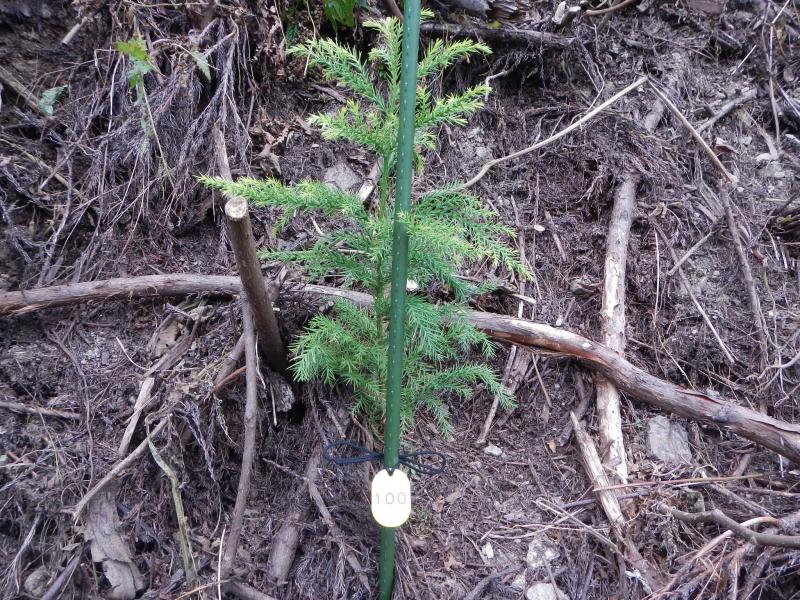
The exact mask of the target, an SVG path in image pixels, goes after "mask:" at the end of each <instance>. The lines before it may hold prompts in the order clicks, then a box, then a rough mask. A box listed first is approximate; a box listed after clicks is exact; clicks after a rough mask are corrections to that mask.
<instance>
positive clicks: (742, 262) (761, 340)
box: [719, 187, 769, 366]
mask: <svg viewBox="0 0 800 600" xmlns="http://www.w3.org/2000/svg"><path fill="white" fill-rule="evenodd" d="M719 199H720V201H721V202H722V205H723V206H724V207H725V215H726V217H727V219H728V230H729V231H730V234H731V238H732V239H733V246H734V248H736V255H737V256H738V257H739V266H740V268H741V269H742V279H743V280H744V285H745V287H746V288H747V295H748V298H749V299H750V310H751V311H752V312H753V318H754V319H755V326H756V338H757V339H758V346H759V348H760V350H761V360H762V366H764V365H767V364H768V363H769V342H768V341H767V324H766V322H765V321H764V313H763V312H762V311H761V301H760V300H759V298H758V292H757V291H756V283H755V280H754V279H753V271H752V269H751V268H750V261H749V260H748V259H747V253H745V251H744V246H742V240H741V238H740V237H739V228H738V227H737V225H736V218H735V217H734V216H733V208H732V207H731V199H730V197H729V195H728V191H727V190H726V189H725V188H724V187H721V188H720V190H719Z"/></svg>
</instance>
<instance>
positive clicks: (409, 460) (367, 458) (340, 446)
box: [322, 440, 447, 475]
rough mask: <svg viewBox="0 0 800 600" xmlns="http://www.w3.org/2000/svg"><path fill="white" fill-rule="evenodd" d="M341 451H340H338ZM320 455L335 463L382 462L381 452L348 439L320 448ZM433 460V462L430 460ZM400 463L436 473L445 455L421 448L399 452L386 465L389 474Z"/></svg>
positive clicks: (443, 461) (444, 459)
mask: <svg viewBox="0 0 800 600" xmlns="http://www.w3.org/2000/svg"><path fill="white" fill-rule="evenodd" d="M340 452H341V453H340ZM322 457H323V458H324V459H325V460H327V461H329V462H332V463H334V464H336V465H341V466H344V465H355V464H359V463H363V462H383V453H382V452H374V451H372V450H368V449H367V448H364V446H359V445H358V444H356V443H355V442H351V441H350V440H339V441H338V442H333V443H331V444H328V445H327V446H325V447H324V448H323V449H322ZM431 461H433V462H431ZM400 465H404V466H406V467H408V468H409V469H412V470H413V471H416V472H417V473H419V474H420V475H438V474H439V473H443V472H444V470H445V468H446V467H447V457H445V455H444V454H442V453H441V452H435V451H433V450H421V451H419V452H401V453H400V455H399V456H398V461H397V464H396V465H395V466H393V467H386V470H387V471H388V472H389V475H391V474H392V473H393V472H394V470H395V469H396V468H397V467H399V466H400Z"/></svg>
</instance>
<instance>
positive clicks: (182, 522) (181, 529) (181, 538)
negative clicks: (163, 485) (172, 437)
mask: <svg viewBox="0 0 800 600" xmlns="http://www.w3.org/2000/svg"><path fill="white" fill-rule="evenodd" d="M147 446H148V448H150V454H151V455H152V456H153V460H154V461H156V464H157V465H158V467H159V468H160V469H161V471H162V472H163V473H164V475H166V476H167V479H169V484H170V491H171V493H172V503H173V505H174V507H175V520H176V521H177V522H178V544H179V547H180V553H181V559H182V561H183V572H184V574H185V575H186V583H188V584H189V586H190V587H195V586H196V585H197V566H196V565H195V562H194V554H193V553H192V543H191V542H190V541H189V525H188V522H187V520H186V512H185V511H184V510H183V499H182V498H181V490H180V481H179V480H178V476H177V475H176V474H175V470H174V469H173V468H172V467H171V466H170V465H169V463H168V462H167V461H165V460H164V458H163V457H162V456H161V453H160V452H159V451H158V449H157V448H156V445H155V444H154V443H153V439H152V438H151V437H150V434H149V433H148V434H147Z"/></svg>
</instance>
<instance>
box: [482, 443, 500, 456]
mask: <svg viewBox="0 0 800 600" xmlns="http://www.w3.org/2000/svg"><path fill="white" fill-rule="evenodd" d="M483 453H484V454H488V455H489V456H503V451H502V450H501V449H500V448H498V447H497V446H495V445H494V444H489V445H488V446H486V448H484V449H483Z"/></svg>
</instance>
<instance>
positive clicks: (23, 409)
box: [0, 400, 82, 421]
mask: <svg viewBox="0 0 800 600" xmlns="http://www.w3.org/2000/svg"><path fill="white" fill-rule="evenodd" d="M0 408H5V409H6V410H10V411H12V412H17V413H22V414H26V415H37V416H42V417H54V418H56V419H69V420H70V421H80V420H81V419H82V417H81V416H80V415H79V414H78V413H74V412H70V411H67V410H56V409H53V408H43V407H41V406H32V405H30V404H22V403H21V402H7V401H5V400H0Z"/></svg>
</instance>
